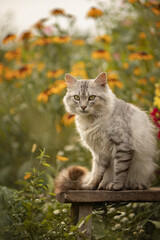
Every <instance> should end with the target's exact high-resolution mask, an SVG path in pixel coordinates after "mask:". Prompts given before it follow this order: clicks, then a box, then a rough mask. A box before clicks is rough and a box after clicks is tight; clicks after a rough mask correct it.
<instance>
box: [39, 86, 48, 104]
mask: <svg viewBox="0 0 160 240" xmlns="http://www.w3.org/2000/svg"><path fill="white" fill-rule="evenodd" d="M48 98H49V95H48V89H47V90H45V91H43V92H42V93H40V94H39V95H38V97H37V101H38V102H43V103H47V102H48Z"/></svg>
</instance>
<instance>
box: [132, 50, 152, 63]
mask: <svg viewBox="0 0 160 240" xmlns="http://www.w3.org/2000/svg"><path fill="white" fill-rule="evenodd" d="M152 59H153V55H152V54H148V53H146V52H135V53H131V54H130V55H129V60H131V61H132V60H152Z"/></svg>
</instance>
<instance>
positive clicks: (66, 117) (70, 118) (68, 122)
mask: <svg viewBox="0 0 160 240" xmlns="http://www.w3.org/2000/svg"><path fill="white" fill-rule="evenodd" d="M74 119H75V116H74V115H71V114H69V113H65V114H64V115H63V118H62V122H63V124H64V125H65V126H69V125H71V124H72V123H73V122H74Z"/></svg>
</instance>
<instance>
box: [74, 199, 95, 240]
mask: <svg viewBox="0 0 160 240" xmlns="http://www.w3.org/2000/svg"><path fill="white" fill-rule="evenodd" d="M89 214H92V204H91V203H72V207H71V218H72V220H73V224H77V223H78V222H79V221H80V220H81V219H82V218H85V217H87V216H88V215H89ZM85 229H86V232H85V237H86V238H91V235H92V215H91V218H90V219H89V221H88V222H87V223H86V224H83V225H82V227H81V228H80V231H83V230H85ZM78 239H79V240H80V239H82V238H81V237H79V238H78Z"/></svg>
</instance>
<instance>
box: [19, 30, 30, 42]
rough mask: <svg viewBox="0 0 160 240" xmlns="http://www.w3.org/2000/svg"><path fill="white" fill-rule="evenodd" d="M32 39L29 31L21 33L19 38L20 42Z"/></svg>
mask: <svg viewBox="0 0 160 240" xmlns="http://www.w3.org/2000/svg"><path fill="white" fill-rule="evenodd" d="M31 38H33V35H32V33H31V32H30V31H26V32H23V33H22V35H21V36H20V39H21V40H29V39H31Z"/></svg>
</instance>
